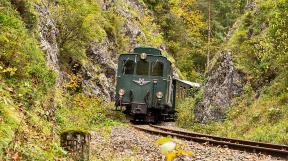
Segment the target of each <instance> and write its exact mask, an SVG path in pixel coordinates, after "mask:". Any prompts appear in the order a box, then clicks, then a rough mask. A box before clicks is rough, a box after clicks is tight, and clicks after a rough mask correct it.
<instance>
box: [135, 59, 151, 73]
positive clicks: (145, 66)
mask: <svg viewBox="0 0 288 161" xmlns="http://www.w3.org/2000/svg"><path fill="white" fill-rule="evenodd" d="M148 71H149V63H148V62H147V61H142V60H141V61H138V62H137V67H136V74H137V75H148Z"/></svg>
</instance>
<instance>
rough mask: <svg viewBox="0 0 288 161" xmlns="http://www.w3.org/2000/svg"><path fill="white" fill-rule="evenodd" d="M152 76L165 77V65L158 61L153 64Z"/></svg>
mask: <svg viewBox="0 0 288 161" xmlns="http://www.w3.org/2000/svg"><path fill="white" fill-rule="evenodd" d="M151 75H152V76H163V63H161V62H157V61H156V62H154V63H152V68H151Z"/></svg>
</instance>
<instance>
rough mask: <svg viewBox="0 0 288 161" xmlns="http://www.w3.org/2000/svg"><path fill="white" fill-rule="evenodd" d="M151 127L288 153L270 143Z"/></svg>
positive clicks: (283, 148)
mask: <svg viewBox="0 0 288 161" xmlns="http://www.w3.org/2000/svg"><path fill="white" fill-rule="evenodd" d="M150 126H151V127H153V128H157V129H160V130H163V131H169V132H173V133H177V134H182V135H187V136H193V137H205V138H211V139H213V140H218V141H226V142H230V143H237V144H244V145H252V146H259V147H266V148H273V149H279V150H286V151H288V146H286V145H278V144H270V143H263V142H255V141H248V140H240V139H232V138H226V137H219V136H212V135H206V134H200V133H194V132H186V131H180V130H174V129H169V128H166V127H162V126H156V125H150Z"/></svg>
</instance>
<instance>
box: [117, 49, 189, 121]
mask: <svg viewBox="0 0 288 161" xmlns="http://www.w3.org/2000/svg"><path fill="white" fill-rule="evenodd" d="M177 82H179V83H178V84H179V85H180V88H179V87H177ZM190 87H191V84H189V82H188V83H187V82H184V81H181V80H177V79H173V71H172V66H171V62H170V61H169V60H168V59H167V58H166V57H163V56H162V54H161V51H160V50H158V49H155V48H142V47H139V48H135V49H134V51H133V53H129V54H121V55H120V56H119V59H118V71H117V82H116V91H117V92H116V97H115V98H116V102H115V105H116V109H118V108H119V107H121V109H122V107H124V106H125V107H126V109H125V111H124V112H125V113H126V114H128V115H130V116H132V117H133V120H135V121H137V120H138V121H140V120H142V121H145V122H158V121H161V120H168V119H169V120H173V119H174V118H175V112H176V111H175V100H176V90H177V89H178V90H179V89H182V90H183V89H188V88H190Z"/></svg>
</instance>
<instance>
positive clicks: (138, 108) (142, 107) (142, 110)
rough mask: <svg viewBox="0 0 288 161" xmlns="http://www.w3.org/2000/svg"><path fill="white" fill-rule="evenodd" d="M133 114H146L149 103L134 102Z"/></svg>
mask: <svg viewBox="0 0 288 161" xmlns="http://www.w3.org/2000/svg"><path fill="white" fill-rule="evenodd" d="M131 112H132V114H146V113H147V105H146V104H136V103H133V104H132V109H131Z"/></svg>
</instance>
